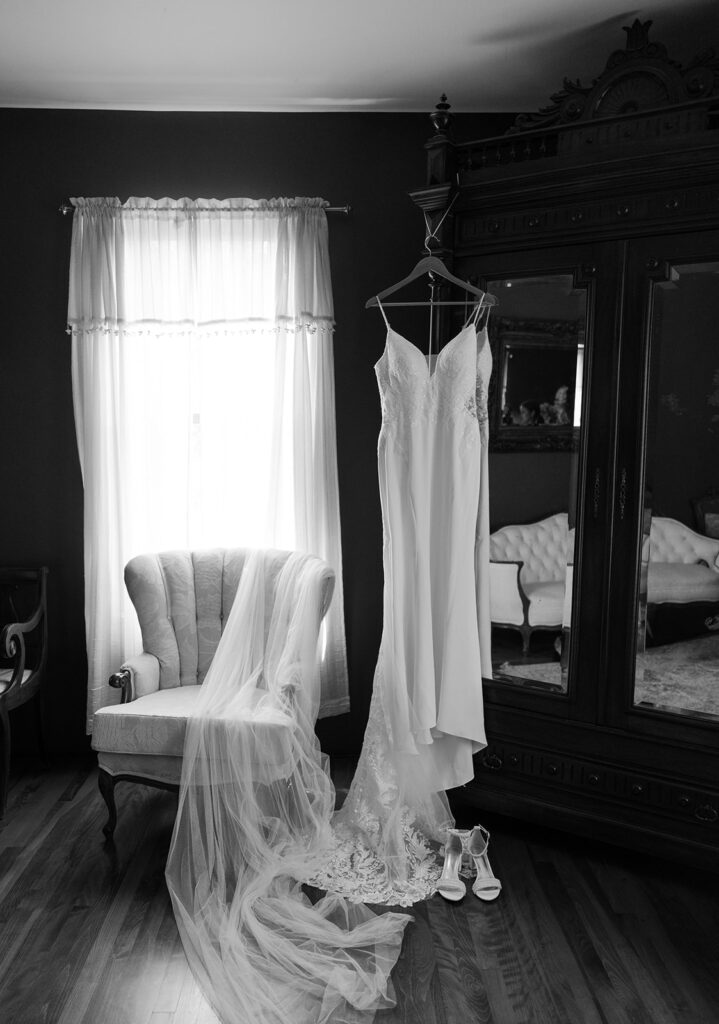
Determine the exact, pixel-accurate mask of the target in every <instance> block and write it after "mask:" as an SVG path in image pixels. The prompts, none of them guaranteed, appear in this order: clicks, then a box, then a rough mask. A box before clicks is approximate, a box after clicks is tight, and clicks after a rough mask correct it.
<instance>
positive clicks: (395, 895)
mask: <svg viewBox="0 0 719 1024" xmlns="http://www.w3.org/2000/svg"><path fill="white" fill-rule="evenodd" d="M383 685H384V680H383V678H382V673H381V671H378V672H377V674H376V678H375V685H374V689H373V693H372V701H371V704H370V713H369V719H368V722H367V730H366V733H365V741H364V744H363V746H362V755H361V757H360V761H359V764H358V765H357V770H356V771H355V775H354V778H353V780H352V785H351V787H350V791H349V793H348V794H347V797H346V799H345V802H344V804H343V806H342V808H341V810H340V811H338V812H337V813H336V814H335V816H334V819H333V821H332V825H331V834H330V835H329V837H328V841H327V844H326V846H325V848H324V849H323V851H322V854H321V858H320V868H319V870H318V871H317V873H316V874H314V875H313V877H312V878H311V879H308V881H309V882H310V884H311V885H314V886H316V887H317V888H320V889H325V890H327V891H330V892H334V893H337V894H338V895H340V896H344V897H345V899H347V900H348V901H349V902H350V903H374V904H383V905H389V906H399V907H410V906H412V905H413V904H414V903H418V902H419V901H420V900H425V899H428V898H429V897H430V896H431V895H432V894H433V893H434V892H436V889H437V879H438V878H439V876H440V874H441V870H442V866H441V864H440V861H439V858H438V848H439V844H440V842H441V840H442V837H443V833H444V830H445V829H446V828H448V827H450V826H451V825H452V822H451V821H447V822H443V823H442V824H441V826H440V829H439V830H438V829H437V826H436V825H435V827H434V829H433V831H434V833H435V840H436V841H435V842H433V841H432V838H431V837H430V835H429V829H428V828H427V827H426V823H424V822H421V821H419V820H418V817H417V810H416V809H413V808H410V807H409V806H408V805H407V804H406V803H403V802H402V788H403V787H402V785H401V783H400V781H399V779H398V773H397V768H396V765H395V763H394V760H393V758H392V754H391V752H392V750H393V744H392V742H391V739H390V736H389V734H388V728H387V722H386V720H385V717H384V714H383V709H382V700H381V692H382V687H383ZM440 832H441V834H440Z"/></svg>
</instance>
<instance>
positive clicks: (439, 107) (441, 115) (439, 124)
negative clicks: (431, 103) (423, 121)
mask: <svg viewBox="0 0 719 1024" xmlns="http://www.w3.org/2000/svg"><path fill="white" fill-rule="evenodd" d="M451 106H452V104H451V103H448V102H447V95H446V93H442V95H441V96H440V98H439V103H437V104H436V105H435V108H434V110H433V111H432V113H431V114H430V115H429V119H430V121H431V122H432V124H433V126H434V130H435V132H437V134H438V135H444V134H445V133H446V132H447V129H448V128H449V126H450V123H451V121H452V115H451V114H450V112H449V108H450V107H451Z"/></svg>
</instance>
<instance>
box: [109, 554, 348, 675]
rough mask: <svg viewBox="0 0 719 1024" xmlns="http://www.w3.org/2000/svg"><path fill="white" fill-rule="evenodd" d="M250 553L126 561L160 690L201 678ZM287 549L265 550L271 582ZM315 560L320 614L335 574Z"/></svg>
mask: <svg viewBox="0 0 719 1024" xmlns="http://www.w3.org/2000/svg"><path fill="white" fill-rule="evenodd" d="M251 554H253V551H252V550H251V549H249V548H213V549H211V550H207V551H162V552H159V553H158V554H148V555H136V556H135V557H134V558H132V559H130V561H129V562H128V563H127V565H126V566H125V585H126V587H127V591H128V593H129V595H130V599H131V600H132V603H133V604H134V606H135V610H136V612H137V617H138V619H139V622H140V629H141V631H142V644H143V649H144V650H145V651H147V653H148V654H153V655H154V656H155V657H156V658H157V659H158V661H159V663H160V688H161V689H166V688H169V687H174V686H195V685H197V684H198V683H202V682H203V680H204V678H205V676H206V675H207V670H208V669H209V667H210V663H211V662H212V659H213V657H214V654H215V651H216V650H217V645H218V643H219V642H220V637H221V635H222V630H223V628H224V624H225V622H226V621H227V617H228V616H229V614H230V609H231V608H232V603H233V601H234V599H235V594H236V593H237V588H238V586H239V583H240V579H241V577H242V572H243V570H244V567H245V565H246V564H247V560H248V558H249V557H250V555H251ZM290 554H291V552H289V551H268V552H266V555H267V559H266V571H267V573H268V575H269V577H270V581H272V582H274V581H276V580H277V578H278V576H279V574H280V571H281V570H282V567H283V566H284V564H285V562H286V561H287V559H288V558H289V557H290ZM305 557H307V558H312V559H314V556H313V555H307V556H305ZM314 560H315V561H316V562H317V563H318V567H319V570H320V583H321V586H322V587H323V592H322V614H323V615H324V613H325V612H326V611H327V608H328V607H329V604H330V601H331V599H332V592H333V589H334V578H335V577H334V572H333V571H332V569H331V568H330V567H329V566H328V565H327V564H326V563H324V562H322V560H321V559H319V558H317V559H314ZM268 582H269V581H268ZM266 600H267V602H268V606H269V607H268V611H269V609H270V607H271V603H272V601H273V600H274V588H273V586H272V585H270V586H268V587H267V588H266Z"/></svg>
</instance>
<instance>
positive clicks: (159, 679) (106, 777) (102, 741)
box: [92, 548, 335, 837]
mask: <svg viewBox="0 0 719 1024" xmlns="http://www.w3.org/2000/svg"><path fill="white" fill-rule="evenodd" d="M252 553H253V552H252V551H251V550H249V549H247V548H215V549H212V550H207V551H166V552H161V553H159V554H143V555H138V556H136V557H135V558H132V559H131V560H130V561H129V562H128V563H127V566H126V567H125V585H126V587H127V590H128V593H129V595H130V599H131V600H132V603H133V605H134V607H135V610H136V612H137V617H138V620H139V623H140V629H141V632H142V645H143V650H142V653H140V654H138V655H136V656H135V657H133V658H130V659H128V660H127V661H126V662H125V664H124V665H122V667H121V668H120V670H119V671H118V672H116V673H115V674H114V675H113V676H112V677H111V678H110V685H111V686H112V687H115V688H118V689H120V690H121V702H120V703H119V704H114V705H111V706H109V707H104V708H101V709H100V710H99V711H97V712H96V714H95V718H94V723H93V736H92V746H93V749H94V750H95V751H96V752H97V759H98V766H99V786H100V792H101V793H102V795H103V797H104V799H105V802H106V804H107V808H108V812H109V817H108V821H107V824H106V825H105V827H104V829H103V831H104V833H105V835H106V836H108V837H110V836H111V835H112V833H113V831H114V828H115V824H116V821H117V812H116V807H115V800H114V787H115V784H116V783H117V782H119V781H121V780H127V781H134V782H142V783H145V784H146V785H151V786H158V787H160V788H165V789H175V788H177V786H178V785H179V782H180V774H181V770H182V752H183V746H184V740H185V726H186V722H187V717H188V715H189V714H191V712H192V709H193V706H194V704H195V701H196V700H197V697H198V694H199V691H200V688H201V686H202V683H203V681H204V679H205V677H206V675H207V672H208V670H209V668H210V664H211V663H212V658H213V656H214V653H215V651H216V649H217V645H218V643H219V641H220V637H221V635H222V630H223V628H224V624H225V622H226V621H227V617H228V616H229V613H230V609H231V608H232V603H233V601H234V597H235V594H236V593H237V588H238V586H239V582H240V579H241V577H242V572H243V569H244V567H245V565H246V564H247V560H248V558H249V556H250V555H251V554H252ZM290 554H291V553H290V552H288V551H267V552H265V555H266V559H265V598H264V599H265V601H266V602H267V603H266V610H267V611H268V612H269V611H270V610H271V602H272V601H273V600H274V583H275V581H276V580H277V578H278V576H279V574H280V571H281V570H282V567H283V566H284V564H285V562H286V561H287V559H288V558H289V557H290ZM305 557H306V558H307V559H308V560H310V561H311V562H312V563H313V565H314V582H315V596H316V597H317V598H318V600H319V602H320V608H321V612H322V616H324V614H325V613H326V611H327V609H328V608H329V605H330V601H331V599H332V594H333V591H334V579H335V577H334V572H333V571H332V569H331V568H330V567H329V566H328V565H327V564H326V563H325V562H324V561H322V559H320V558H316V557H315V556H313V555H306V556H305ZM267 621H269V617H268V618H267Z"/></svg>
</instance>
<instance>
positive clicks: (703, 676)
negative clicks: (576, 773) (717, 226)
mask: <svg viewBox="0 0 719 1024" xmlns="http://www.w3.org/2000/svg"><path fill="white" fill-rule="evenodd" d="M651 287H652V294H651V319H650V325H651V326H650V338H649V373H648V393H647V407H646V437H645V472H644V509H643V516H642V522H641V529H642V537H641V546H640V565H639V597H638V607H637V619H636V621H637V650H636V671H635V687H634V703H635V704H636V705H639V706H642V707H652V708H658V709H661V710H663V711H667V712H669V713H672V714H682V715H690V716H712V717H717V716H719V528H718V527H719V500H718V499H719V491H718V490H717V488H718V487H719V344H717V338H716V325H717V323H718V322H719V260H717V261H716V262H711V261H709V262H706V261H704V262H696V263H688V262H686V263H676V264H673V265H670V266H669V268H668V273H667V276H666V280H663V281H659V282H655V283H653V284H652V286H651Z"/></svg>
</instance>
